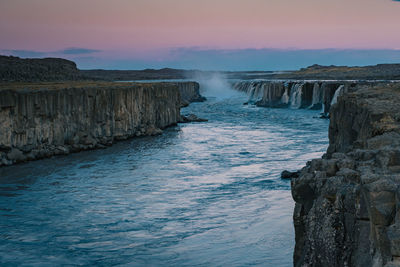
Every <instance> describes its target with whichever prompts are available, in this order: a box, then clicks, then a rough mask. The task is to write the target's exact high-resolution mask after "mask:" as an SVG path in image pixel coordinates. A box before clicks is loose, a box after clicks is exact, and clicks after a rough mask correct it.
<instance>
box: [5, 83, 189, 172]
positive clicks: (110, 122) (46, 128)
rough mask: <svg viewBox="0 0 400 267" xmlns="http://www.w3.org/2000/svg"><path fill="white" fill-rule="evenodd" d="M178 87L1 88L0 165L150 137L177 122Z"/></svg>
mask: <svg viewBox="0 0 400 267" xmlns="http://www.w3.org/2000/svg"><path fill="white" fill-rule="evenodd" d="M180 107H181V98H180V92H179V87H178V85H177V84H174V83H171V84H168V83H157V84H135V85H130V84H123V83H106V82H101V83H74V82H70V83H58V84H57V83H52V84H50V83H43V84H2V85H1V88H0V166H1V165H9V164H12V163H16V162H21V161H26V160H33V159H38V158H44V157H49V156H52V155H57V154H67V153H70V152H76V151H80V150H86V149H93V148H97V147H103V146H105V145H110V144H111V143H113V142H114V141H115V140H122V139H127V138H130V137H134V136H141V135H153V134H157V133H159V132H160V131H161V129H163V128H165V127H167V126H170V125H174V124H176V123H177V122H178V121H179V120H180Z"/></svg>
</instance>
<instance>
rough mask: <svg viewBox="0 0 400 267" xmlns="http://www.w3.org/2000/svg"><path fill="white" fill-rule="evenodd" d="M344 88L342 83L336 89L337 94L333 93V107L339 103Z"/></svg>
mask: <svg viewBox="0 0 400 267" xmlns="http://www.w3.org/2000/svg"><path fill="white" fill-rule="evenodd" d="M343 89H344V85H341V86H339V87H338V89H336V91H335V94H334V95H333V98H332V101H331V107H332V106H333V105H334V104H336V103H337V100H338V97H339V96H341V95H342V94H343Z"/></svg>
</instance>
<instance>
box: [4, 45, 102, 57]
mask: <svg viewBox="0 0 400 267" xmlns="http://www.w3.org/2000/svg"><path fill="white" fill-rule="evenodd" d="M99 52H102V51H101V50H97V49H90V48H81V47H70V48H65V49H62V50H56V51H36V50H0V53H1V54H5V55H13V56H18V57H24V58H27V57H34V58H36V57H57V56H58V57H62V56H75V55H76V56H79V55H82V56H83V55H89V54H94V53H99Z"/></svg>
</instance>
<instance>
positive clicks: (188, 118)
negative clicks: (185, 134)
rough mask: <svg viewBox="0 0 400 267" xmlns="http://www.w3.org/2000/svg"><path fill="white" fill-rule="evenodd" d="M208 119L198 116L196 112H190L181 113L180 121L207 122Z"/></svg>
mask: <svg viewBox="0 0 400 267" xmlns="http://www.w3.org/2000/svg"><path fill="white" fill-rule="evenodd" d="M206 121H208V120H207V119H202V118H199V117H197V116H196V115H194V114H189V115H186V116H185V115H181V119H180V121H179V122H180V123H189V122H206Z"/></svg>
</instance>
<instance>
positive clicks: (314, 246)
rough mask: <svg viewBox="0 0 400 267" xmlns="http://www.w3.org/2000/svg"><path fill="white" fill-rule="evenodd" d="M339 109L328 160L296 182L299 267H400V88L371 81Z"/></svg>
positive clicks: (318, 161) (307, 169)
mask: <svg viewBox="0 0 400 267" xmlns="http://www.w3.org/2000/svg"><path fill="white" fill-rule="evenodd" d="M357 89H358V90H356V91H354V92H351V93H347V94H345V95H343V96H340V97H339V99H338V102H337V104H336V105H334V106H333V107H332V110H331V112H330V114H331V123H330V128H329V139H330V144H329V148H328V151H327V154H325V155H324V156H323V158H322V159H315V160H312V161H310V162H308V163H307V165H306V167H304V168H303V169H302V170H301V174H300V177H299V178H295V179H292V181H291V183H292V195H293V199H294V200H295V202H296V206H295V210H294V215H293V218H294V226H295V233H296V247H295V252H294V265H295V266H399V262H400V105H399V104H398V103H400V102H399V101H400V86H398V85H386V86H376V87H371V86H364V87H361V88H357Z"/></svg>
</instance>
